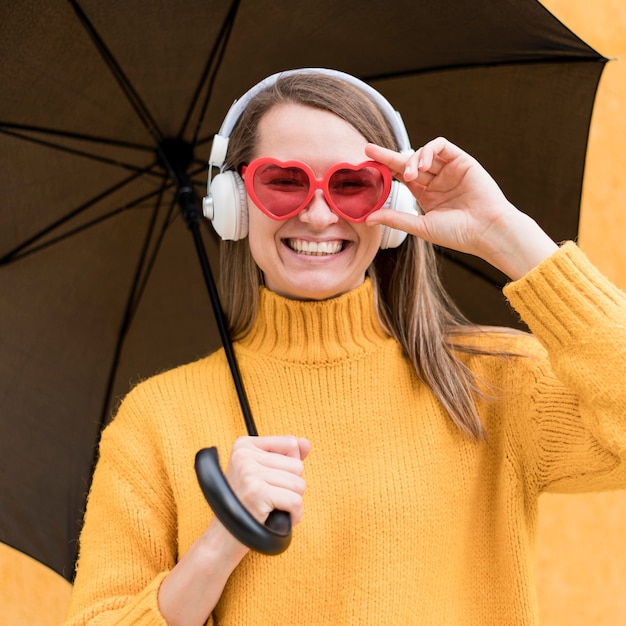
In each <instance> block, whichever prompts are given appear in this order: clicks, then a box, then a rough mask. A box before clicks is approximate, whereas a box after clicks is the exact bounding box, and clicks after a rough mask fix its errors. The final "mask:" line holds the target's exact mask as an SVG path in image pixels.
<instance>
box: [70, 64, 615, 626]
mask: <svg viewBox="0 0 626 626" xmlns="http://www.w3.org/2000/svg"><path fill="white" fill-rule="evenodd" d="M233 111H234V113H233ZM226 120H227V121H228V123H225V124H224V125H223V127H222V129H221V130H220V133H219V134H218V135H217V136H216V137H215V139H214V143H213V152H212V154H211V158H210V163H211V165H212V167H215V168H216V169H217V168H219V173H218V174H217V175H215V176H213V173H212V171H211V173H210V175H209V186H208V198H207V200H206V201H205V208H206V210H207V214H209V216H210V217H211V218H212V219H213V220H214V224H216V225H217V231H218V233H219V234H220V236H221V237H222V239H224V242H223V249H222V259H223V266H222V268H221V280H222V292H223V295H224V301H225V311H226V315H227V318H228V320H229V322H230V326H231V329H232V330H233V333H234V344H233V345H234V350H235V352H236V354H237V358H238V363H239V367H240V370H241V374H242V377H243V379H244V380H245V381H246V387H247V390H248V392H249V394H250V405H251V406H252V407H253V409H254V412H255V415H256V418H257V419H258V422H259V424H260V425H261V429H262V430H263V432H265V433H267V435H264V436H248V437H241V436H240V435H241V426H242V425H241V423H240V421H241V420H240V416H239V415H238V412H237V410H236V406H235V404H234V399H233V392H232V388H231V385H230V384H229V381H228V368H227V365H226V357H225V354H224V351H222V350H218V351H217V352H215V353H213V354H211V355H210V356H208V357H205V358H203V359H200V360H198V361H195V362H192V363H189V364H187V365H184V366H181V367H178V368H175V369H173V370H170V371H167V372H164V373H162V374H160V375H158V376H155V377H152V378H150V379H148V380H146V381H144V382H143V383H141V384H139V385H137V386H136V387H135V389H133V391H131V393H130V394H129V395H128V396H127V397H126V399H125V400H124V402H123V403H122V405H121V406H120V409H119V412H118V413H117V415H116V417H115V418H114V420H113V421H112V422H111V424H110V425H109V426H108V427H107V428H106V429H105V431H104V433H103V437H102V442H101V445H100V457H99V462H98V465H97V468H96V471H95V474H94V481H93V484H92V488H91V492H90V495H89V500H88V505H87V512H86V516H85V526H84V530H83V533H82V535H81V540H80V556H79V561H78V569H77V577H76V583H75V586H74V592H73V596H72V602H71V606H70V611H69V617H68V622H67V623H68V625H71V626H79V625H84V624H88V623H95V622H96V621H98V620H102V619H110V621H111V622H115V623H119V624H137V623H140V624H141V623H146V624H148V623H167V624H170V625H175V624H202V623H205V622H207V621H209V622H212V621H214V622H215V623H223V624H246V625H247V626H252V625H254V624H266V623H284V622H287V623H303V624H312V623H319V624H345V623H359V624H369V623H372V624H373V623H381V622H385V623H398V624H400V623H402V624H405V623H407V624H410V623H420V624H441V623H446V624H448V623H457V624H463V625H464V626H478V625H480V626H485V625H488V624H494V625H495V624H498V625H499V624H520V625H521V624H524V625H525V626H530V625H533V624H537V623H538V612H537V606H536V597H535V596H536V594H535V592H534V567H533V565H532V562H533V558H534V549H535V546H534V542H533V540H532V538H533V537H534V535H535V531H536V512H537V508H538V499H539V496H540V495H541V494H542V493H544V492H546V491H568V492H570V491H583V490H599V489H605V488H611V487H624V486H626V462H620V461H626V452H625V451H626V424H624V421H623V404H624V402H626V386H624V383H623V381H624V379H625V378H626V370H625V369H624V367H625V365H626V364H625V363H624V362H623V358H622V354H623V352H624V351H626V336H624V334H623V332H621V330H620V329H621V328H623V327H624V325H626V294H624V293H623V292H621V291H620V290H619V289H617V288H616V287H615V286H614V285H612V284H611V283H610V282H609V281H608V280H607V279H606V278H605V277H603V276H602V275H601V274H600V273H599V272H598V271H597V270H596V269H595V268H594V267H593V265H592V264H591V263H590V262H589V260H588V259H587V258H586V257H585V256H584V255H583V253H582V252H581V251H580V250H579V249H578V248H577V246H576V245H575V244H574V243H573V242H568V243H566V244H564V245H562V246H561V247H559V246H557V245H556V244H555V243H554V242H553V241H552V240H551V239H550V237H549V236H548V235H547V234H546V233H545V232H544V231H543V230H542V229H541V227H540V226H539V225H538V224H537V223H536V222H535V221H534V220H532V219H531V218H530V217H529V216H528V215H525V214H524V213H522V212H520V211H519V210H518V209H517V208H516V207H515V206H513V205H512V204H511V203H510V202H509V201H508V200H507V198H506V197H505V196H504V194H503V193H502V191H501V190H500V188H499V186H498V185H497V184H496V182H495V181H494V180H493V178H492V177H491V176H490V175H489V174H488V173H487V172H486V171H485V169H484V168H483V167H482V166H481V165H480V164H479V163H478V162H477V161H476V160H475V159H474V158H472V157H471V156H470V155H469V154H467V153H466V152H464V151H463V150H462V149H461V148H459V147H458V146H456V145H454V144H452V143H451V142H450V141H448V140H446V139H445V138H442V137H439V138H436V139H434V140H432V141H429V142H427V143H426V144H424V145H423V146H422V147H420V148H418V149H417V150H415V151H412V150H410V149H409V147H408V145H407V144H405V143H404V140H405V135H406V133H405V132H403V131H402V128H403V127H401V124H400V123H399V122H398V117H397V116H396V114H395V112H394V111H393V108H392V107H391V105H390V104H389V103H387V102H386V101H384V100H381V98H379V97H376V95H375V94H372V90H371V87H368V86H367V85H365V84H364V83H361V82H360V81H358V80H357V79H355V78H354V77H351V76H349V75H346V74H342V73H339V72H335V71H332V70H321V69H301V70H293V71H289V72H283V73H280V74H278V75H274V76H271V77H269V78H268V79H266V80H265V81H263V82H262V83H260V84H259V85H257V86H255V87H253V88H252V89H251V90H250V91H249V92H248V93H247V94H244V96H243V97H242V99H241V101H239V102H236V103H235V105H233V108H231V110H230V112H229V113H228V114H227V116H226ZM399 148H400V150H399ZM371 160H373V161H375V162H376V165H372V166H369V165H368V166H363V167H362V164H363V163H365V162H367V161H371ZM346 164H347V165H346ZM265 165H270V166H272V168H274V167H276V166H278V167H280V168H281V171H280V172H279V173H278V177H276V176H275V174H274V173H273V169H272V170H269V174H268V175H267V178H263V176H265V174H267V172H264V171H263V170H261V176H262V178H261V180H260V181H256V182H255V177H256V176H255V175H256V173H257V170H259V168H262V167H264V166H265ZM364 167H371V168H372V170H371V172H370V173H369V174H368V177H373V179H374V180H375V181H376V180H378V175H380V181H382V183H383V184H382V190H383V193H382V194H379V193H378V192H376V194H374V195H376V196H378V195H382V196H384V195H385V193H386V190H387V189H389V187H390V188H391V189H390V191H389V198H383V203H382V204H381V206H380V208H378V209H376V210H372V207H373V206H376V204H380V200H381V198H378V197H377V198H376V202H375V203H374V204H372V201H371V197H372V194H371V193H370V191H368V192H367V193H365V194H364V195H363V196H361V189H362V186H363V185H362V174H361V170H362V169H364ZM335 169H338V170H341V171H342V172H343V173H342V181H343V182H345V180H348V181H349V182H350V188H351V189H354V188H356V189H357V190H358V191H357V192H356V194H355V195H356V197H359V198H360V200H361V202H360V207H356V208H355V207H352V206H351V205H350V203H351V202H352V198H350V201H349V202H348V201H347V200H346V199H345V198H344V197H343V196H342V195H341V194H343V192H344V190H343V189H341V190H340V189H337V188H336V187H332V188H331V185H330V183H331V181H333V180H334V179H333V177H334V176H335V174H334V171H335ZM284 170H287V171H286V172H285V171H284ZM387 171H389V172H390V174H391V175H392V176H393V181H392V182H391V184H390V185H387V186H385V184H384V181H385V179H386V178H387V177H388V174H386V173H385V172H387ZM329 172H330V173H329ZM242 175H243V176H244V177H247V179H246V180H245V181H244V180H243V179H242V178H241V176H242ZM294 181H295V182H294ZM320 181H322V182H321V183H320ZM325 181H328V183H327V182H325ZM380 181H379V182H380ZM264 185H266V186H268V187H269V189H265V188H264ZM215 186H217V187H219V188H220V192H219V194H216V193H215V189H214V187H215ZM378 186H380V185H379V183H375V184H374V188H377V187H378ZM303 187H304V188H305V189H302V188H303ZM366 187H367V185H366ZM311 188H313V190H314V191H313V193H312V194H311V193H310V189H311ZM285 189H286V190H285ZM225 190H226V191H225ZM228 190H230V191H228ZM250 191H251V192H252V193H250ZM246 192H248V193H246ZM284 194H287V196H285V195H284ZM289 194H295V200H294V199H292V198H290V197H289ZM303 194H304V195H303ZM418 201H419V206H420V211H417V210H416V207H417V202H418ZM285 206H287V207H288V210H287V211H284V207H285ZM348 206H350V210H349V211H348V210H346V207H348ZM224 214H225V215H224ZM363 216H365V219H364V220H363V219H361V218H362V217H363ZM226 226H228V227H226ZM434 245H437V246H442V247H447V248H451V249H454V250H460V251H463V252H467V253H470V254H473V255H476V256H479V257H481V258H482V259H484V260H485V261H487V262H488V263H490V264H491V265H493V266H494V267H496V268H498V269H499V270H500V271H503V272H505V273H506V274H507V275H508V276H509V278H510V279H511V282H510V283H509V284H508V285H507V287H506V288H505V289H504V294H505V296H506V297H507V298H508V300H509V302H510V303H511V305H512V306H513V307H514V308H515V309H516V310H517V311H518V312H519V314H520V315H521V316H522V318H523V319H524V320H525V321H526V322H527V324H528V326H529V327H530V328H531V330H532V331H533V333H534V334H535V336H534V337H533V336H531V335H527V334H525V333H520V332H516V331H511V330H507V329H503V328H488V327H483V326H477V325H474V324H471V323H470V322H468V321H467V320H466V319H465V318H464V317H463V316H462V315H461V314H460V313H459V312H458V310H457V309H456V308H455V306H454V305H453V304H452V303H451V301H450V299H449V298H448V297H447V296H446V294H445V292H444V291H443V289H442V287H441V284H440V282H439V280H438V277H437V271H436V267H435V264H434V262H433V259H434V253H433V246H434ZM312 251H315V254H311V252H312ZM231 294H233V295H231ZM244 305H245V306H244ZM244 309H247V313H246V317H242V316H241V315H240V311H242V310H244ZM589 329H593V336H590V331H589ZM251 434H254V435H256V433H251ZM208 442H211V443H214V444H215V445H216V446H217V447H219V448H220V449H229V450H230V456H229V459H228V462H227V466H226V470H225V472H223V473H222V471H221V469H220V468H219V466H218V465H217V462H216V464H215V465H216V472H217V473H218V474H219V475H220V476H222V477H223V476H225V477H226V479H227V482H226V481H225V482H224V483H223V485H224V489H223V491H222V493H221V494H220V495H223V496H225V498H227V499H228V501H229V502H235V503H236V504H237V507H238V509H237V510H238V511H239V513H240V514H241V516H242V517H244V516H246V520H248V519H251V520H252V521H253V523H254V524H256V525H257V526H258V527H259V528H261V530H262V531H264V530H267V529H264V528H263V524H264V523H266V521H267V523H268V524H269V520H270V519H273V516H274V515H275V512H276V511H280V512H282V516H283V517H284V516H285V515H288V516H289V517H290V520H291V523H292V524H293V526H294V527H296V528H295V535H296V536H295V539H294V541H291V542H289V541H287V542H284V546H283V547H281V549H280V550H275V551H266V550H265V549H264V547H263V546H260V547H258V546H257V545H256V544H253V542H251V541H248V539H247V537H246V536H245V534H242V533H240V532H239V530H240V525H239V523H238V519H237V517H236V516H235V515H232V516H227V515H223V514H222V513H223V508H228V507H227V506H226V505H225V506H224V507H222V504H224V503H223V502H220V501H219V498H217V499H214V498H210V497H208V498H207V499H208V500H209V502H211V504H212V506H213V508H214V511H215V514H214V515H212V514H211V513H210V511H209V510H208V507H207V506H206V505H205V504H204V502H203V500H202V494H201V491H200V490H199V489H198V486H197V485H196V484H195V481H194V476H193V474H192V471H191V467H190V466H191V463H190V462H189V461H190V460H191V459H193V458H194V457H195V455H196V453H197V451H198V449H200V448H203V447H204V446H205V445H206V444H207V443H208ZM198 479H199V480H200V483H201V485H202V487H203V490H205V486H206V483H207V482H210V481H211V475H210V473H209V474H208V476H207V475H206V474H205V473H203V472H199V474H198ZM305 489H306V496H305ZM205 493H206V490H205ZM224 502H226V500H225V501H224ZM244 514H245V515H244ZM246 524H247V521H246ZM287 546H288V549H286V548H287ZM250 548H254V549H255V550H258V552H253V551H251V550H250ZM266 554H279V555H278V556H275V557H273V558H270V557H268V556H266ZM485 589H489V590H490V592H489V594H485V592H484V590H485ZM416 607H419V611H418V612H416Z"/></svg>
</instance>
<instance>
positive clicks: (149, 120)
mask: <svg viewBox="0 0 626 626" xmlns="http://www.w3.org/2000/svg"><path fill="white" fill-rule="evenodd" d="M68 2H69V3H70V4H71V5H72V8H73V9H74V12H75V13H76V15H77V17H78V20H79V21H80V23H81V24H82V26H83V28H84V29H85V31H86V32H87V34H88V35H89V37H90V38H91V40H92V42H93V43H94V44H95V46H96V49H97V50H98V52H99V53H100V56H101V57H102V59H103V60H104V62H105V63H106V65H107V66H108V68H109V69H110V70H111V73H112V74H113V77H114V78H115V80H116V82H117V84H118V85H119V86H120V88H121V89H122V91H123V92H124V95H125V96H126V98H127V99H128V101H129V103H130V105H131V106H132V108H133V109H134V111H135V113H137V115H138V117H139V119H140V120H141V122H142V123H143V125H144V127H145V129H146V130H147V131H148V134H149V135H150V136H151V137H152V139H153V140H154V142H155V144H156V145H158V144H159V143H160V142H161V140H162V139H163V133H162V132H161V130H160V129H159V126H158V124H157V123H156V121H155V120H154V118H153V117H152V115H151V114H150V111H149V110H148V107H147V106H146V105H145V103H144V102H143V100H142V99H141V97H140V96H139V94H138V93H137V91H136V90H135V88H134V87H133V85H132V83H131V82H130V80H129V78H128V76H126V74H125V73H124V70H122V67H121V66H120V64H119V63H118V62H117V60H116V59H115V57H114V56H113V53H112V52H111V51H110V50H109V48H108V47H107V45H106V44H105V43H104V40H103V39H102V38H101V37H100V35H99V34H98V32H97V31H96V29H95V27H94V25H93V24H92V23H91V21H90V20H89V18H88V17H87V15H86V14H85V12H84V11H83V10H82V9H81V7H80V6H79V5H78V2H76V0H68Z"/></svg>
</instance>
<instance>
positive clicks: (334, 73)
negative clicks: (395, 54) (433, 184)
mask: <svg viewBox="0 0 626 626" xmlns="http://www.w3.org/2000/svg"><path fill="white" fill-rule="evenodd" d="M294 74H323V75H325V76H331V77H333V78H339V79H340V80H343V81H345V82H347V83H350V84H351V85H354V86H355V87H357V88H358V89H360V90H361V91H363V92H365V93H366V94H367V95H368V96H369V97H370V98H371V99H372V100H373V101H374V102H375V103H376V104H377V105H378V107H379V108H380V110H381V111H382V113H383V115H384V116H385V119H386V120H387V122H388V124H389V126H390V127H391V130H392V132H393V134H394V137H395V139H396V141H397V142H398V147H399V148H400V151H401V152H403V153H407V152H412V150H411V142H410V140H409V135H408V133H407V130H406V127H405V126H404V123H403V122H402V117H401V116H400V113H398V111H396V110H395V109H394V108H393V107H392V106H391V104H390V103H389V101H388V100H387V99H386V98H385V97H384V96H383V95H382V94H381V93H380V92H378V91H376V89H374V88H373V87H372V86H370V85H368V84H367V83H366V82H364V81H362V80H360V79H358V78H356V77H354V76H352V75H351V74H346V73H345V72H340V71H338V70H329V69H325V68H315V67H307V68H302V69H297V70H287V71H284V72H277V73H276V74H272V75H271V76H268V77H267V78H265V79H263V80H262V81H261V82H260V83H257V84H256V85H254V87H252V88H251V89H249V90H248V91H247V92H246V93H245V94H244V95H243V96H241V98H239V99H238V100H235V101H234V102H233V104H232V106H231V107H230V109H229V111H228V113H227V114H226V117H225V118H224V121H223V122H222V126H221V128H220V130H219V132H218V133H217V135H215V137H214V138H213V145H212V147H211V154H210V156H209V165H211V166H215V167H218V168H220V170H221V169H222V167H223V165H224V161H225V160H226V152H227V150H228V141H229V139H230V135H231V133H232V132H233V128H234V127H235V124H236V123H237V121H238V120H239V118H240V117H241V115H242V114H243V112H244V111H245V109H246V107H247V106H248V104H249V102H250V100H252V98H254V97H255V96H256V95H257V94H258V93H260V92H261V91H263V90H264V89H267V88H268V87H271V86H272V85H274V84H275V83H276V81H278V79H279V78H282V77H284V76H291V75H294Z"/></svg>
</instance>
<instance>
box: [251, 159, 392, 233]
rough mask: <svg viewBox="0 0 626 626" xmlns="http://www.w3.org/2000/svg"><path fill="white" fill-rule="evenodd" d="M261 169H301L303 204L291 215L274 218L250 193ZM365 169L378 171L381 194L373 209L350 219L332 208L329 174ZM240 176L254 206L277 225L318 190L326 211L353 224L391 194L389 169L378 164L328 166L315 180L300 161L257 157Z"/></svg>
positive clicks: (297, 211)
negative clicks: (304, 191)
mask: <svg viewBox="0 0 626 626" xmlns="http://www.w3.org/2000/svg"><path fill="white" fill-rule="evenodd" d="M264 165H277V166H278V167H281V168H289V167H297V168H299V169H301V170H302V171H303V172H304V173H305V174H306V175H307V177H308V179H309V190H308V192H307V195H306V198H305V200H304V201H303V202H302V203H301V204H300V205H299V206H298V207H297V208H296V209H294V210H293V211H290V212H289V213H287V214H285V215H280V216H278V215H275V214H274V213H272V212H271V211H270V210H269V209H268V208H267V207H266V206H265V205H264V204H263V202H262V201H261V199H260V198H259V197H258V195H257V193H256V191H255V189H254V182H253V181H254V175H255V174H256V171H257V170H258V169H259V168H260V167H262V166H264ZM367 167H373V168H374V169H376V170H378V171H379V172H380V173H381V175H382V182H383V191H382V193H381V195H380V198H379V200H378V201H377V202H376V204H375V205H374V207H373V208H372V209H370V210H368V211H367V212H366V213H365V214H364V215H362V216H361V217H358V218H354V217H352V216H350V215H347V214H346V213H344V212H343V211H342V210H341V209H340V208H339V207H338V206H337V205H336V204H335V202H334V200H333V199H332V196H331V194H330V189H329V187H328V185H329V183H330V179H331V178H332V176H333V174H335V173H336V172H338V171H339V170H343V169H347V170H351V171H355V172H356V171H358V170H361V169H365V168H367ZM241 175H242V177H243V179H244V185H245V188H246V192H247V193H248V195H249V196H250V198H251V199H252V201H253V202H254V204H255V205H256V206H257V207H258V208H259V209H260V210H261V211H262V212H263V213H265V215H267V216H268V217H270V218H271V219H273V220H277V221H284V220H287V219H289V218H290V217H293V216H294V215H297V214H298V213H300V212H301V211H302V210H304V209H305V208H306V207H307V206H308V205H309V203H310V202H311V200H312V199H313V196H314V195H315V192H316V191H317V190H318V189H321V191H322V193H323V194H324V199H325V200H326V203H327V204H328V206H329V207H330V209H331V210H332V212H333V213H336V214H337V215H339V216H340V217H342V218H343V219H345V220H347V221H349V222H353V223H359V222H363V221H364V220H365V219H366V218H367V216H368V215H371V214H372V213H374V212H375V211H378V209H380V208H381V207H382V206H383V205H384V204H385V202H386V201H387V199H388V198H389V194H390V193H391V186H392V183H393V177H392V175H391V171H390V170H389V168H388V167H387V166H386V165H383V164H382V163H379V162H378V161H363V162H362V163H359V164H358V165H354V164H353V163H337V164H335V165H332V166H331V167H330V168H328V170H326V173H325V174H324V176H323V177H322V178H317V177H316V176H315V173H314V172H313V170H312V169H311V167H310V166H309V165H307V164H306V163H304V162H303V161H293V160H292V161H280V160H279V159H275V158H273V157H258V158H256V159H253V160H252V161H250V163H249V164H248V165H244V166H242V168H241Z"/></svg>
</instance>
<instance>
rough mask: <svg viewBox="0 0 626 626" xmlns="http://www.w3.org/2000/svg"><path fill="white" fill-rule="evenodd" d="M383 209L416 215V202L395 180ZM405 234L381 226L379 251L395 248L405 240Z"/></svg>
mask: <svg viewBox="0 0 626 626" xmlns="http://www.w3.org/2000/svg"><path fill="white" fill-rule="evenodd" d="M383 208H384V209H393V210H394V211H400V212H402V213H409V214H411V215H418V210H417V200H416V199H415V197H414V196H413V194H412V193H411V192H410V191H409V189H408V187H407V186H406V185H404V184H402V183H401V182H399V181H397V180H394V181H393V184H392V186H391V193H390V194H389V199H388V200H387V202H386V203H385V204H384V205H383ZM407 234H408V233H405V232H404V231H403V230H396V229H395V228H390V227H389V226H383V228H382V239H381V241H380V248H381V250H386V249H387V248H397V247H398V246H399V245H400V244H401V243H402V242H403V241H404V240H405V239H406V236H407Z"/></svg>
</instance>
